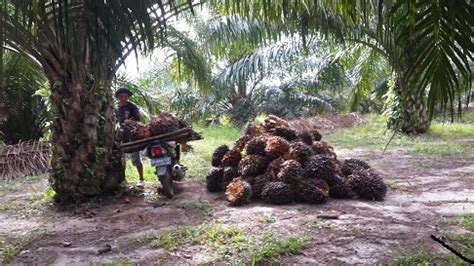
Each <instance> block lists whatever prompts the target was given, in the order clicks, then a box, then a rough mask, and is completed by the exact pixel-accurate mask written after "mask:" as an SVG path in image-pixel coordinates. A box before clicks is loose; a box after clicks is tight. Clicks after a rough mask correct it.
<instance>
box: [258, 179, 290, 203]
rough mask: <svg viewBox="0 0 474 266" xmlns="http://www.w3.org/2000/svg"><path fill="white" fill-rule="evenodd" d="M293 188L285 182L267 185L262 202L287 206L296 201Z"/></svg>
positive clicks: (264, 188)
mask: <svg viewBox="0 0 474 266" xmlns="http://www.w3.org/2000/svg"><path fill="white" fill-rule="evenodd" d="M294 195H295V192H294V190H293V188H292V187H291V186H290V185H288V184H285V183H283V182H269V183H267V184H266V185H265V186H264V187H263V189H262V193H261V197H262V200H263V201H264V202H267V203H271V204H285V203H290V202H292V201H293V200H294Z"/></svg>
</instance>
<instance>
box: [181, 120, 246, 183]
mask: <svg viewBox="0 0 474 266" xmlns="http://www.w3.org/2000/svg"><path fill="white" fill-rule="evenodd" d="M193 127H194V130H196V131H198V132H200V133H201V134H202V136H203V139H202V140H198V141H193V142H190V144H191V146H193V149H194V150H193V151H191V152H188V153H185V154H184V156H183V159H182V163H183V164H184V165H185V166H186V167H188V175H189V176H192V177H195V178H197V180H200V181H203V180H205V178H206V175H207V172H208V171H209V169H210V168H211V158H212V153H213V152H214V150H215V149H216V148H217V147H218V146H220V145H223V144H226V145H228V146H229V147H231V146H233V145H234V142H235V141H236V140H237V139H238V138H239V137H240V136H241V135H242V134H243V132H242V130H240V129H237V128H235V127H232V126H213V127H201V126H196V125H194V126H193Z"/></svg>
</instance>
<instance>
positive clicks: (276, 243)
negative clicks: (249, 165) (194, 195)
mask: <svg viewBox="0 0 474 266" xmlns="http://www.w3.org/2000/svg"><path fill="white" fill-rule="evenodd" d="M136 241H137V242H138V243H141V244H146V245H148V246H149V247H150V248H163V249H165V250H167V251H169V252H174V251H177V250H180V249H183V248H186V247H188V246H193V245H204V246H205V247H204V248H202V250H210V251H211V252H213V253H216V254H217V257H216V259H217V261H230V262H232V263H246V264H248V263H252V264H257V263H260V262H269V261H271V262H277V261H278V259H279V258H280V256H282V255H290V254H297V253H300V252H301V250H302V249H303V248H304V247H305V245H306V240H304V239H301V238H298V237H288V238H287V237H282V236H280V235H277V234H274V233H273V232H271V231H266V232H265V233H264V234H263V235H262V236H260V237H251V236H249V235H247V234H246V233H245V232H244V231H242V230H239V229H236V228H234V227H231V226H225V225H222V224H217V223H214V224H206V225H201V226H196V227H192V226H180V227H176V228H175V229H172V230H167V231H162V232H160V233H159V234H157V235H151V234H149V233H146V234H144V235H141V236H139V237H138V238H137V239H136Z"/></svg>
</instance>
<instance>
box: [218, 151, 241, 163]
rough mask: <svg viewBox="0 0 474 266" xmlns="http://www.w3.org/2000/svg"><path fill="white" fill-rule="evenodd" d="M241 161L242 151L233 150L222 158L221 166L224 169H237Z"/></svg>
mask: <svg viewBox="0 0 474 266" xmlns="http://www.w3.org/2000/svg"><path fill="white" fill-rule="evenodd" d="M241 159H242V155H241V154H240V151H239V150H237V149H232V150H229V151H227V152H226V154H225V155H224V157H223V158H222V162H221V165H222V166H223V167H237V166H238V165H239V162H240V160H241Z"/></svg>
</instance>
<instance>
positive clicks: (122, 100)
mask: <svg viewBox="0 0 474 266" xmlns="http://www.w3.org/2000/svg"><path fill="white" fill-rule="evenodd" d="M130 96H132V92H131V91H129V90H128V89H125V88H119V89H118V90H117V91H116V92H115V98H117V100H118V101H119V105H120V106H123V105H126V104H127V102H128V98H129V97H130Z"/></svg>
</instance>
